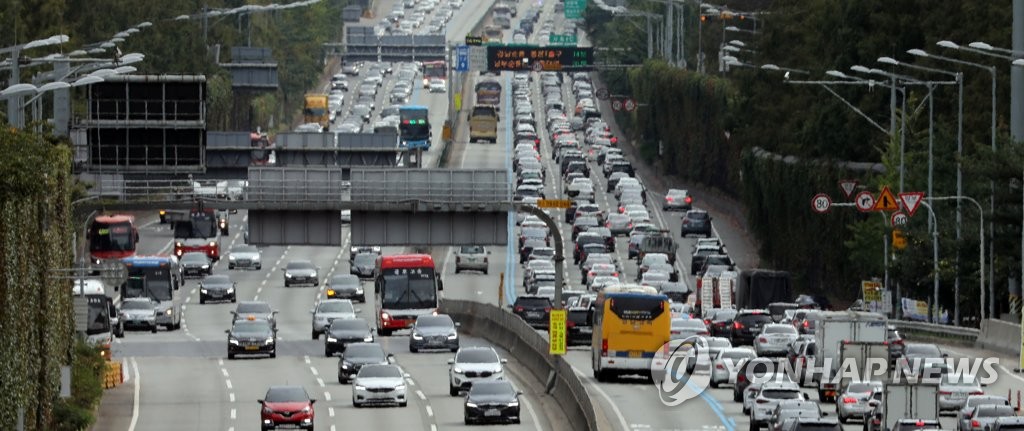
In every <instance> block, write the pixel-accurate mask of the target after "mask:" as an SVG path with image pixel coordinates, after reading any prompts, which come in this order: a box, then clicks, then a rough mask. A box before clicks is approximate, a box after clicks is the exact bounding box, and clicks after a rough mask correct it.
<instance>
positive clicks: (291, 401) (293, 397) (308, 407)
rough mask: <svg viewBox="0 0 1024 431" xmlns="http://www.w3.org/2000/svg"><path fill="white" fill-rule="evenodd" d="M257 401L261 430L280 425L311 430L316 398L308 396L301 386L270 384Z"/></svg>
mask: <svg viewBox="0 0 1024 431" xmlns="http://www.w3.org/2000/svg"><path fill="white" fill-rule="evenodd" d="M257 401H258V402H259V403H260V429H261V430H262V431H267V430H272V429H277V428H278V426H280V425H284V426H288V427H291V428H304V429H306V430H309V431H312V430H313V421H314V418H315V416H316V412H315V411H314V410H313V404H314V403H316V400H315V399H312V398H310V397H309V394H308V393H306V390H305V389H303V388H302V386H271V387H270V388H269V389H267V393H266V395H264V396H263V398H262V399H259V400H257Z"/></svg>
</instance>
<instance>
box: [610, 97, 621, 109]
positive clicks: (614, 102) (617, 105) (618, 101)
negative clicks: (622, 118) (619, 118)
mask: <svg viewBox="0 0 1024 431" xmlns="http://www.w3.org/2000/svg"><path fill="white" fill-rule="evenodd" d="M612 110H613V111H615V112H619V111H621V110H622V99H612Z"/></svg>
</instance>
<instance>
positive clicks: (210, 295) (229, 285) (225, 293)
mask: <svg viewBox="0 0 1024 431" xmlns="http://www.w3.org/2000/svg"><path fill="white" fill-rule="evenodd" d="M236 284H237V283H235V282H234V281H231V278H230V277H228V276H226V275H220V274H218V275H207V276H206V278H203V280H202V281H200V282H199V303H200V304H205V303H206V301H231V302H236V301H237V295H236V293H235V286H236Z"/></svg>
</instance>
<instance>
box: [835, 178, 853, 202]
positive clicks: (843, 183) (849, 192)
mask: <svg viewBox="0 0 1024 431" xmlns="http://www.w3.org/2000/svg"><path fill="white" fill-rule="evenodd" d="M839 188H840V189H842V190H843V194H844V195H846V198H847V199H849V198H850V197H851V196H853V190H854V189H856V188H857V180H839Z"/></svg>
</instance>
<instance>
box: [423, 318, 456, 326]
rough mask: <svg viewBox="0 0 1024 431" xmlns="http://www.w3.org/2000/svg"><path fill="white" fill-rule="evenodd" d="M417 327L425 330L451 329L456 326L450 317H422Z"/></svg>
mask: <svg viewBox="0 0 1024 431" xmlns="http://www.w3.org/2000/svg"><path fill="white" fill-rule="evenodd" d="M416 326H418V327H421V328H425V327H431V328H451V327H453V326H455V324H454V323H452V318H451V317H448V316H420V318H418V319H416Z"/></svg>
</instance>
